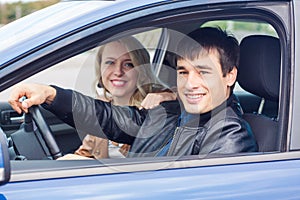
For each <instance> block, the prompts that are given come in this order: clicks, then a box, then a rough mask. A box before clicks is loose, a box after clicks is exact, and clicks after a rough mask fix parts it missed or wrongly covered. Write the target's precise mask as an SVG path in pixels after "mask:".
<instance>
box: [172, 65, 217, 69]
mask: <svg viewBox="0 0 300 200" xmlns="http://www.w3.org/2000/svg"><path fill="white" fill-rule="evenodd" d="M193 67H194V68H196V69H206V70H212V67H210V66H207V65H196V66H193ZM185 68H186V67H184V66H176V70H183V69H185Z"/></svg>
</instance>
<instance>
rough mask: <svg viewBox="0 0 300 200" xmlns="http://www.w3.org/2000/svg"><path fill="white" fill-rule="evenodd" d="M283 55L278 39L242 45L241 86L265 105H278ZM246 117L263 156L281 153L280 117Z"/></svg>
mask: <svg viewBox="0 0 300 200" xmlns="http://www.w3.org/2000/svg"><path fill="white" fill-rule="evenodd" d="M280 55H281V54H280V42H279V39H278V38H275V37H272V36H265V35H252V36H247V37H245V38H244V39H243V40H242V41H241V44H240V64H239V67H238V83H239V85H240V86H241V87H242V88H243V89H244V90H246V91H248V92H250V93H252V94H254V95H256V96H259V97H261V98H262V102H264V101H268V100H269V101H273V102H276V103H277V104H278V101H279V86H280V63H281V58H280ZM260 110H261V108H260ZM276 112H277V111H276ZM243 117H244V119H245V120H246V121H247V122H248V123H249V124H250V126H251V128H252V131H253V133H254V136H255V138H256V141H257V144H258V149H259V151H260V152H271V151H278V150H279V149H280V148H279V145H280V141H279V131H278V120H277V117H275V118H271V117H268V116H266V115H263V114H261V113H260V112H256V113H244V115H243Z"/></svg>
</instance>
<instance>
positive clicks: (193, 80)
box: [185, 71, 202, 90]
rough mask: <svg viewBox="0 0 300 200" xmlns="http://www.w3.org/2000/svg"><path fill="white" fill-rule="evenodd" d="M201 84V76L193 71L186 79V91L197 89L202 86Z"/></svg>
mask: <svg viewBox="0 0 300 200" xmlns="http://www.w3.org/2000/svg"><path fill="white" fill-rule="evenodd" d="M201 83H202V78H201V76H200V75H199V74H198V73H196V72H194V71H191V72H190V73H189V74H188V77H187V79H186V82H185V87H186V89H189V90H191V89H196V88H199V87H200V86H201Z"/></svg>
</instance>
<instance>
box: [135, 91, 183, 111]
mask: <svg viewBox="0 0 300 200" xmlns="http://www.w3.org/2000/svg"><path fill="white" fill-rule="evenodd" d="M176 98H177V96H176V94H175V93H173V92H161V93H149V94H147V96H146V97H145V99H144V100H143V101H142V103H141V106H142V108H145V109H152V108H154V107H156V106H158V105H159V104H160V103H161V102H163V101H172V100H176Z"/></svg>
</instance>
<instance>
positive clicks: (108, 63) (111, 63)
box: [105, 60, 114, 65]
mask: <svg viewBox="0 0 300 200" xmlns="http://www.w3.org/2000/svg"><path fill="white" fill-rule="evenodd" d="M113 64H114V61H112V60H107V61H105V65H113Z"/></svg>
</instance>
